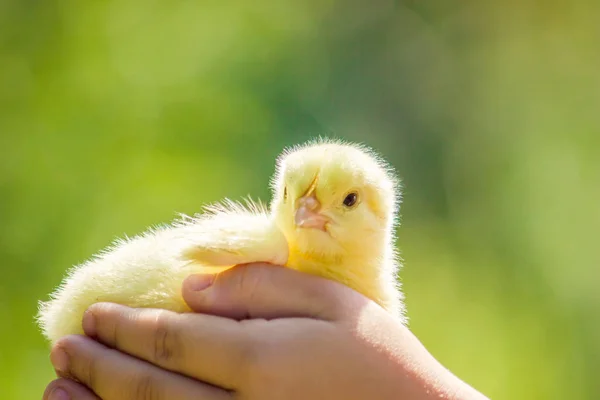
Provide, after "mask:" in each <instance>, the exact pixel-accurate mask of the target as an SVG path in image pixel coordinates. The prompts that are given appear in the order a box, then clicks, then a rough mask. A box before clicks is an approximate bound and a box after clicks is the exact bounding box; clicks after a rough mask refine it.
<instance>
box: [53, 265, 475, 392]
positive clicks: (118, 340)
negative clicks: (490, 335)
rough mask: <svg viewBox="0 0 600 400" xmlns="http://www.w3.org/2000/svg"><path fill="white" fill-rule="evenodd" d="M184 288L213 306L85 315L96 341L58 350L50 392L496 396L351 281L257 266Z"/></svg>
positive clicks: (73, 339)
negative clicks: (451, 367)
mask: <svg viewBox="0 0 600 400" xmlns="http://www.w3.org/2000/svg"><path fill="white" fill-rule="evenodd" d="M206 285H209V286H208V287H206ZM202 286H205V288H204V290H199V289H201V287H202ZM183 293H184V297H185V299H186V301H187V302H188V304H189V305H190V307H192V308H193V309H194V310H195V311H196V312H198V313H203V314H176V313H172V312H167V311H164V310H150V309H132V308H127V307H123V306H118V305H115V304H97V305H94V306H93V307H91V308H90V309H89V311H88V312H87V313H86V316H85V317H84V322H83V323H84V328H85V331H86V334H87V335H88V336H91V337H92V338H94V339H95V340H92V339H90V338H87V337H83V336H70V337H66V338H64V339H62V340H60V341H59V342H58V343H57V344H56V345H55V346H54V348H53V350H52V356H51V358H52V361H53V364H54V367H55V368H56V369H57V372H58V374H59V376H61V377H62V379H58V380H56V381H54V382H52V383H51V384H50V385H49V386H48V388H47V390H46V393H45V395H44V398H45V399H47V398H51V399H52V398H53V397H48V396H50V394H51V393H52V392H53V390H55V389H56V388H59V387H60V388H62V389H64V390H65V391H66V392H67V393H69V394H70V396H71V397H70V398H71V399H82V400H84V399H97V398H102V399H104V400H136V399H140V400H141V399H154V400H161V399H172V400H179V399H186V400H187V399H190V400H192V399H194V400H199V399H207V400H213V399H215V400H217V399H218V400H221V399H222V400H227V399H248V400H255V399H256V400H259V399H260V400H269V399H289V400H293V399H302V400H304V399H315V400H316V399H345V400H348V399H360V400H363V399H439V398H446V399H485V397H484V396H482V395H481V394H479V393H477V392H476V391H474V390H473V389H471V388H470V387H469V386H468V385H466V384H465V383H463V382H462V381H460V380H459V379H458V378H456V377H455V376H454V375H452V374H451V373H450V372H449V371H447V370H446V369H445V368H443V367H442V366H441V365H440V364H439V363H438V362H437V361H436V360H435V359H434V358H433V357H432V356H431V355H430V354H429V353H428V352H427V351H426V350H425V348H424V347H423V346H422V345H421V344H420V343H419V341H418V340H417V339H416V338H415V337H414V336H413V335H412V334H411V333H410V332H409V330H408V329H406V328H405V327H403V326H402V325H400V324H399V323H397V322H396V321H395V320H394V319H393V318H392V317H390V316H389V315H388V314H387V313H386V312H385V311H384V310H383V309H381V308H380V307H379V306H378V305H376V304H375V303H374V302H372V301H370V300H368V299H366V298H365V297H363V296H362V295H360V294H358V293H357V292H354V291H352V290H350V289H349V288H347V287H345V286H343V285H341V284H339V283H336V282H333V281H329V280H325V279H323V278H318V277H315V276H310V275H306V274H301V273H298V272H295V271H293V270H290V269H288V268H278V267H274V266H268V265H247V266H239V267H236V268H233V269H232V270H229V271H227V272H225V273H223V274H221V275H219V277H218V278H217V279H216V280H215V281H214V282H212V285H211V282H210V279H206V278H204V279H202V277H191V278H190V279H188V280H187V281H186V282H185V284H184V291H183ZM208 314H212V315H208ZM74 381H78V382H80V383H75V382H74ZM86 387H87V388H89V389H87V388H86ZM93 393H95V394H93Z"/></svg>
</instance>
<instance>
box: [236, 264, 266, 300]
mask: <svg viewBox="0 0 600 400" xmlns="http://www.w3.org/2000/svg"><path fill="white" fill-rule="evenodd" d="M236 276H237V282H236V283H237V285H236V290H238V293H240V294H241V295H242V297H243V298H244V299H246V300H248V301H250V302H252V300H253V299H254V296H255V295H256V293H257V291H258V289H259V288H260V285H261V284H262V282H263V280H264V279H265V273H264V269H263V268H257V267H256V266H246V267H244V268H242V269H241V271H240V272H239V273H238V274H236Z"/></svg>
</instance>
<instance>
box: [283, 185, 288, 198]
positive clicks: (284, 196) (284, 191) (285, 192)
mask: <svg viewBox="0 0 600 400" xmlns="http://www.w3.org/2000/svg"><path fill="white" fill-rule="evenodd" d="M283 199H284V200H286V199H287V186H285V187H284V188H283Z"/></svg>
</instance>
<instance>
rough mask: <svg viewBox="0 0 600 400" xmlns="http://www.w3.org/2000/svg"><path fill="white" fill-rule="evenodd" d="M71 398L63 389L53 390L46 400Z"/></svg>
mask: <svg viewBox="0 0 600 400" xmlns="http://www.w3.org/2000/svg"><path fill="white" fill-rule="evenodd" d="M70 399H71V396H69V393H67V391H66V390H64V389H63V388H54V389H52V391H51V392H50V395H49V396H48V400H70Z"/></svg>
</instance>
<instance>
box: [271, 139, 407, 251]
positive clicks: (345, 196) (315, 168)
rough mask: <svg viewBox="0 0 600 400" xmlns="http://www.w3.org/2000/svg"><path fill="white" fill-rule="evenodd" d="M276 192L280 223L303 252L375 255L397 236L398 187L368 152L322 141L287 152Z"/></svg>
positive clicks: (274, 208)
mask: <svg viewBox="0 0 600 400" xmlns="http://www.w3.org/2000/svg"><path fill="white" fill-rule="evenodd" d="M272 188H273V201H272V204H271V210H272V212H273V215H274V217H275V219H276V222H277V224H278V226H279V227H280V229H281V230H282V231H283V233H284V234H285V236H286V237H287V239H288V242H289V243H290V245H291V246H296V247H297V248H298V249H299V250H300V251H302V252H304V253H321V254H330V255H332V254H335V253H339V254H352V255H357V254H369V253H371V254H372V251H373V250H379V247H383V246H385V245H386V244H387V243H388V240H386V239H390V237H391V236H392V235H393V230H394V229H393V228H394V224H395V219H396V208H397V206H398V204H399V200H400V196H399V191H398V182H397V181H396V179H395V177H394V175H393V174H392V173H391V170H390V168H389V167H388V166H387V165H386V164H385V163H384V162H383V161H382V160H381V159H380V158H379V157H378V156H377V155H375V154H374V153H373V152H372V151H371V150H369V149H367V148H366V147H363V146H359V145H355V144H349V143H343V142H336V141H327V140H323V139H321V140H319V141H317V142H311V143H308V144H305V145H302V146H299V147H295V148H292V149H289V150H287V151H285V152H284V153H283V154H282V155H281V157H280V158H279V160H278V165H277V171H276V173H275V175H274V178H273V181H272ZM373 247H377V248H373Z"/></svg>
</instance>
